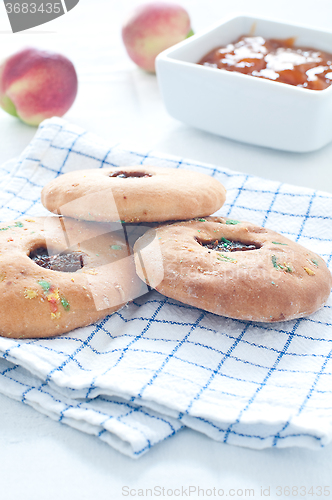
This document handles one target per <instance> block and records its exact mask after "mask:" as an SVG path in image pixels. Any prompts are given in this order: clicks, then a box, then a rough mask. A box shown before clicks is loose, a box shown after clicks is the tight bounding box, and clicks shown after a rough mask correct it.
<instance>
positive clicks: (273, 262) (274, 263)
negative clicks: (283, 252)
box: [271, 255, 279, 269]
mask: <svg viewBox="0 0 332 500" xmlns="http://www.w3.org/2000/svg"><path fill="white" fill-rule="evenodd" d="M271 259H272V264H273V267H274V268H275V269H279V266H278V264H277V257H276V256H275V255H272V257H271Z"/></svg>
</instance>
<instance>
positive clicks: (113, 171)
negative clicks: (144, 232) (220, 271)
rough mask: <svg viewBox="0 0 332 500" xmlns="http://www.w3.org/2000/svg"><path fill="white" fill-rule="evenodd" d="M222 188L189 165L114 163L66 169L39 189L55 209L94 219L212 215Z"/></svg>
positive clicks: (223, 194)
mask: <svg viewBox="0 0 332 500" xmlns="http://www.w3.org/2000/svg"><path fill="white" fill-rule="evenodd" d="M225 199H226V190H225V188H224V186H223V185H222V184H221V183H220V182H219V181H218V180H216V179H214V178H213V177H210V176H208V175H205V174H202V173H200V172H193V171H191V170H184V169H173V168H160V167H151V166H149V167H145V166H142V165H139V166H136V167H114V168H101V169H91V170H79V171H75V172H69V173H66V174H63V175H61V176H60V177H57V178H56V179H54V180H53V181H51V182H50V183H48V184H47V185H46V186H45V187H44V189H43V190H42V195H41V200H42V203H43V205H44V206H45V207H46V208H47V209H48V210H50V211H51V212H54V213H56V214H58V215H66V216H68V217H74V218H76V219H83V220H93V221H118V220H121V221H123V222H129V223H130V222H162V221H169V220H184V219H191V218H193V217H205V216H207V215H211V214H213V213H214V212H216V211H217V210H219V208H220V207H221V206H222V205H223V204H224V202H225Z"/></svg>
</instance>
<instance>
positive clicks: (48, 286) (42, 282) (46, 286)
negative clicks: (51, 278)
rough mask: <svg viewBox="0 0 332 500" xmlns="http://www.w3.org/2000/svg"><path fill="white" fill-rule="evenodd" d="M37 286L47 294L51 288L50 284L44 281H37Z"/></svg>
mask: <svg viewBox="0 0 332 500" xmlns="http://www.w3.org/2000/svg"><path fill="white" fill-rule="evenodd" d="M38 285H40V286H41V287H42V289H43V290H44V292H45V293H47V292H49V290H50V288H51V286H52V285H51V283H49V282H48V281H45V280H40V281H38Z"/></svg>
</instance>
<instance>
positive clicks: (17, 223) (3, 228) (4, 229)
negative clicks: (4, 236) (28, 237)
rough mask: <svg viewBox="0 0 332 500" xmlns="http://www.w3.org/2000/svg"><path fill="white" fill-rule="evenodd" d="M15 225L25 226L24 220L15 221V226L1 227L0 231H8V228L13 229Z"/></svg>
mask: <svg viewBox="0 0 332 500" xmlns="http://www.w3.org/2000/svg"><path fill="white" fill-rule="evenodd" d="M15 227H24V225H23V224H22V222H15V224H14V225H13V226H6V227H1V228H0V231H8V229H13V228H15Z"/></svg>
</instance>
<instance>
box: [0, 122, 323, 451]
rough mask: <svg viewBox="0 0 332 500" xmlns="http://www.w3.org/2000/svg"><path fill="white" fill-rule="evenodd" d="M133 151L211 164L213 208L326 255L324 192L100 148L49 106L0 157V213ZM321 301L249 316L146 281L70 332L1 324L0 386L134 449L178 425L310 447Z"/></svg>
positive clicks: (255, 444) (319, 408)
mask: <svg viewBox="0 0 332 500" xmlns="http://www.w3.org/2000/svg"><path fill="white" fill-rule="evenodd" d="M137 164H143V165H157V166H163V167H171V168H187V169H191V170H195V171H198V172H204V173H206V174H208V175H211V176H214V177H215V178H217V179H219V180H220V181H221V182H222V183H223V184H224V185H225V186H226V188H227V202H226V204H225V206H224V207H222V209H221V210H220V211H219V213H220V215H225V216H229V217H232V218H235V219H242V220H250V221H252V222H255V223H257V224H260V225H263V226H266V227H269V228H271V229H274V230H276V231H279V232H282V233H283V234H284V235H286V236H288V237H289V238H291V239H293V240H296V241H298V242H299V243H301V244H303V245H304V246H306V247H308V248H310V249H312V250H313V251H315V252H317V253H319V254H320V255H322V256H323V257H324V258H325V260H326V261H327V263H328V264H329V265H330V263H331V256H332V195H330V194H327V193H323V192H317V191H313V190H310V189H305V188H299V187H294V186H289V185H286V184H280V183H277V182H272V181H268V180H263V179H259V178H255V177H251V176H249V175H246V174H244V173H238V172H232V171H229V170H227V169H221V168H216V167H213V166H211V165H204V164H200V163H196V162H194V161H188V160H183V159H181V160H180V159H178V158H173V157H166V156H164V155H161V154H158V153H153V152H149V153H140V152H134V151H125V150H123V149H121V148H120V147H119V146H113V147H109V145H107V144H105V143H104V142H102V141H101V140H99V139H98V138H97V137H95V136H93V135H92V134H89V133H87V132H85V131H83V130H81V129H79V128H78V127H76V126H73V125H71V124H68V123H67V122H65V121H64V120H62V119H59V118H53V119H51V120H47V121H45V122H43V124H42V125H41V126H40V128H39V130H38V131H37V134H36V136H35V138H34V139H33V140H32V142H31V143H30V145H29V146H28V148H27V149H26V150H25V151H24V152H23V153H22V155H21V157H20V158H19V160H18V161H16V162H11V163H10V164H6V165H4V166H3V167H1V168H0V200H1V201H0V220H1V221H3V222H4V221H7V220H13V219H15V218H18V217H21V216H22V215H31V216H37V215H45V213H46V211H45V209H43V207H42V206H41V204H40V191H41V189H42V187H43V186H44V185H45V184H46V183H47V182H48V181H50V180H51V179H54V178H55V177H57V176H58V175H60V174H62V173H65V172H69V171H72V170H75V169H82V168H101V167H104V166H108V165H116V166H118V165H137ZM331 305H332V303H331V300H329V302H328V303H327V305H326V306H325V307H324V308H323V309H321V310H320V311H318V312H317V313H315V314H313V315H312V316H310V317H307V318H304V319H300V320H294V321H289V322H283V323H276V324H259V323H253V322H246V321H238V320H231V319H227V318H223V317H219V316H216V315H214V314H210V313H208V312H204V311H202V310H200V309H196V308H194V307H191V306H187V305H185V304H181V303H179V302H177V301H175V300H171V299H168V298H166V297H164V296H162V295H160V294H159V293H157V292H155V291H151V292H149V293H148V294H146V295H144V296H142V297H140V298H138V299H136V300H134V301H133V302H132V303H131V304H129V305H128V306H126V307H124V308H123V309H121V310H120V311H118V312H116V313H114V314H113V315H112V316H108V317H106V318H105V319H103V320H102V321H100V322H98V323H96V324H94V325H92V326H89V327H86V328H82V329H78V330H75V331H72V332H70V333H69V334H67V335H63V336H60V337H57V338H53V339H43V340H14V339H8V338H1V337H0V392H1V393H3V394H5V395H7V396H9V397H11V398H15V399H17V400H19V401H22V402H23V403H25V404H28V405H30V406H32V407H33V408H35V409H36V410H38V411H40V412H42V413H45V414H46V415H49V416H50V417H52V418H54V419H56V420H58V421H59V422H62V423H64V424H68V425H70V426H73V427H75V428H77V429H80V430H82V431H84V432H88V433H91V434H94V435H96V436H98V437H99V438H100V439H102V440H104V441H106V442H107V443H109V444H110V445H111V446H113V447H115V448H116V449H118V450H120V451H121V452H123V453H126V454H127V455H129V456H131V457H139V456H140V455H141V454H142V453H144V452H146V451H147V450H149V449H150V448H151V447H152V446H153V445H155V444H156V443H159V442H160V441H162V440H164V439H166V438H168V437H170V436H172V435H173V434H175V433H176V432H178V431H179V430H180V429H181V428H183V427H184V426H188V427H191V428H193V429H196V430H197V431H199V432H203V433H205V434H207V435H208V436H210V437H211V438H213V439H216V440H218V441H222V442H225V443H229V444H234V445H239V446H247V447H251V448H257V449H261V448H266V447H286V446H307V447H316V448H317V447H318V448H319V447H322V446H324V445H326V444H327V443H329V442H330V441H331V439H332V357H331V353H332V328H331V326H332V312H331ZM13 314H15V311H13Z"/></svg>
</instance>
